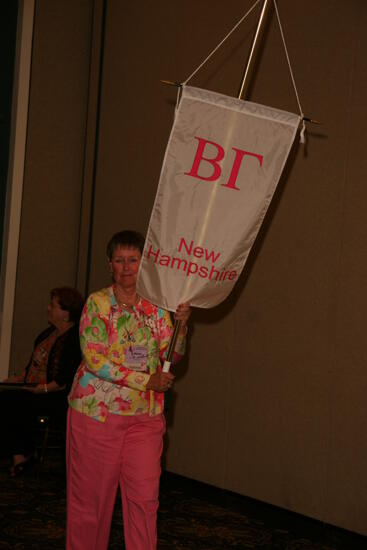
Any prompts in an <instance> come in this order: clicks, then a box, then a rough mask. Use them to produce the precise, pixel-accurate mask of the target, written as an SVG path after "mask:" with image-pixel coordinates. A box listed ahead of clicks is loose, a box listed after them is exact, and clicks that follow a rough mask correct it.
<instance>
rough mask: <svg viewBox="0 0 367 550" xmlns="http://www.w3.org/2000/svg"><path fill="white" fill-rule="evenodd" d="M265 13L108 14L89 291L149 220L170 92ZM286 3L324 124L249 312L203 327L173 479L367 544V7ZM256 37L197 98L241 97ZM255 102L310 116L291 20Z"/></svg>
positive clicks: (247, 297) (278, 204)
mask: <svg viewBox="0 0 367 550" xmlns="http://www.w3.org/2000/svg"><path fill="white" fill-rule="evenodd" d="M251 4H252V2H242V1H237V0H230V1H229V2H226V3H225V6H224V4H223V2H221V1H219V0H218V1H214V0H211V1H210V2H209V1H199V2H197V1H194V0H193V1H192V2H178V1H177V2H176V1H175V2H172V1H170V2H169V1H168V0H160V1H158V2H154V3H152V2H140V3H139V4H135V3H121V2H117V0H114V1H113V0H110V1H109V2H108V6H107V17H106V41H105V50H104V66H103V87H102V104H101V119H100V135H99V150H98V158H97V161H98V162H97V181H96V202H95V212H94V227H93V242H92V265H91V279H90V281H91V284H90V290H94V289H95V288H98V287H101V286H103V285H104V284H106V283H107V281H108V271H107V267H106V265H105V259H104V255H105V244H106V241H107V239H108V238H109V236H110V235H111V233H112V232H114V231H117V230H119V229H120V228H123V227H136V228H137V229H139V230H142V231H145V229H146V227H147V224H148V221H149V216H150V212H151V208H152V204H153V200H154V196H155V192H156V186H157V183H158V178H159V172H160V167H161V163H162V160H163V154H164V150H165V146H166V143H167V139H168V136H169V132H170V129H171V125H172V118H173V105H174V101H175V91H174V90H173V89H171V88H168V87H164V86H163V85H161V84H160V83H159V79H160V78H166V79H171V80H183V79H184V78H186V77H187V76H188V75H189V74H190V72H191V71H192V70H193V69H194V68H195V67H196V66H197V65H198V64H199V62H200V61H201V60H202V59H203V58H204V57H205V56H206V55H207V53H208V52H209V51H210V50H211V49H212V48H213V47H214V46H215V45H216V44H217V42H218V41H219V40H220V39H221V38H222V37H223V36H224V35H225V33H226V32H227V31H228V30H229V29H230V28H231V26H232V25H233V24H234V23H235V22H236V21H237V20H238V19H239V18H240V17H241V15H242V14H243V13H244V12H245V11H246V9H248V8H249V7H250V5H251ZM278 4H279V9H280V14H281V18H282V22H283V25H284V30H285V33H286V38H287V44H288V47H289V52H290V55H291V60H292V65H293V69H294V76H295V79H296V82H297V85H298V89H299V93H300V97H301V101H302V104H303V108H304V112H305V114H306V115H307V116H310V117H312V118H315V119H318V120H321V121H322V122H323V123H324V124H323V126H310V127H309V140H308V144H307V147H305V148H304V147H302V146H300V147H298V150H297V147H296V149H295V151H294V152H293V154H292V162H291V163H290V164H289V166H288V167H287V169H286V172H285V176H284V178H283V179H282V181H281V183H280V186H279V189H278V192H277V195H276V197H275V200H274V202H273V204H272V205H271V208H270V211H269V214H268V216H267V219H266V221H265V224H264V226H263V228H262V230H261V232H260V235H259V239H258V241H257V243H256V244H255V247H254V250H253V253H252V255H251V258H250V261H249V264H248V266H247V268H246V273H245V274H244V275H243V277H242V279H241V281H240V282H239V284H238V285H237V287H236V288H235V291H234V292H233V294H232V296H231V297H230V298H229V299H228V300H227V301H226V303H225V304H223V305H221V306H219V307H218V308H216V309H214V310H210V311H197V312H195V314H194V325H195V328H194V330H193V332H192V335H191V344H190V350H189V356H188V359H187V361H186V362H185V363H184V364H183V365H182V366H181V367H178V368H177V369H176V371H177V373H179V371H180V370H181V371H182V373H181V374H180V375H178V378H179V379H178V382H177V386H176V394H175V395H174V396H173V398H171V400H170V404H169V430H168V449H167V451H166V454H165V464H166V467H167V468H168V469H169V470H171V471H174V472H178V473H180V474H184V475H187V476H190V477H193V478H196V479H200V480H203V481H206V482H209V483H212V484H214V485H218V486H221V487H225V488H228V489H231V490H235V491H238V492H240V493H243V494H246V495H249V496H252V497H255V498H258V499H261V500H264V501H266V502H271V503H273V504H276V505H278V506H282V507H285V508H289V509H291V510H294V511H297V512H300V513H303V514H307V515H309V516H312V517H316V518H319V519H321V520H323V521H326V522H331V523H335V524H336V525H340V526H342V527H346V528H349V529H353V530H355V531H358V532H361V533H365V534H367V530H366V527H365V517H366V515H367V509H366V496H365V495H366V481H367V476H366V473H365V462H366V460H365V459H366V453H367V446H366V443H365V438H364V433H365V427H366V426H365V422H366V421H365V418H366V405H365V400H363V395H364V394H365V385H366V376H365V373H364V370H362V369H363V368H364V365H365V358H366V352H365V349H364V338H363V335H362V330H363V328H362V327H364V324H363V322H362V311H364V310H365V308H364V307H363V306H364V303H365V302H366V299H367V289H366V283H365V281H366V269H367V267H366V265H367V262H366V252H365V242H366V229H365V221H364V220H365V216H364V212H363V210H362V209H363V205H365V204H366V199H367V191H366V187H365V185H364V182H365V181H366V178H365V175H366V155H365V153H364V151H365V149H366V145H367V143H366V133H365V131H364V129H365V126H366V125H365V118H366V115H365V113H366V110H365V108H364V106H363V103H362V102H363V101H364V98H365V96H366V94H365V89H366V70H365V63H366V62H365V57H366V56H365V52H366V42H365V40H366V39H365V38H364V37H363V35H362V34H363V29H364V28H365V23H366V15H367V4H366V3H365V2H362V1H359V0H353V1H351V2H348V3H346V2H344V1H343V0H333V1H332V0H325V1H323V2H319V1H317V0H312V1H310V2H307V3H304V2H293V1H291V0H283V1H282V2H278ZM255 22H256V17H251V18H250V21H249V24H248V25H246V24H245V25H244V27H243V33H242V34H241V33H240V34H238V33H236V34H235V35H234V37H233V39H232V40H231V42H230V44H228V45H226V46H225V48H224V49H223V50H222V51H220V52H218V54H216V56H215V57H214V59H213V60H211V61H210V62H209V65H208V66H207V67H205V68H204V69H203V70H202V72H200V73H199V74H198V75H197V76H195V78H194V79H193V81H192V84H193V85H198V86H202V87H207V88H209V89H213V90H215V91H219V92H223V93H227V94H230V95H236V92H237V89H238V86H239V83H240V79H241V75H242V71H243V67H244V63H245V60H246V58H247V53H248V46H249V44H250V39H251V36H252V32H253V30H254V25H255ZM251 99H253V100H254V101H256V102H259V103H266V104H269V105H272V106H274V107H279V108H283V109H288V110H293V111H297V103H296V101H295V98H294V93H293V90H292V86H291V81H290V78H289V75H288V69H287V65H286V61H285V58H284V54H283V51H282V46H281V41H280V37H279V32H278V29H277V28H276V25H275V20H274V18H273V22H272V25H271V27H270V28H269V33H268V35H267V39H266V42H265V44H264V48H263V56H262V61H261V66H260V68H259V71H258V73H257V78H256V81H255V84H254V85H253V86H252V88H251ZM350 100H352V107H351V106H350V105H351V104H350ZM351 109H352V110H351ZM360 110H361V111H362V115H361V113H360ZM346 319H348V321H347V322H346ZM346 380H347V383H345V381H346Z"/></svg>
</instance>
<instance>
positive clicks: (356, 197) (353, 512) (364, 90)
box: [328, 9, 367, 532]
mask: <svg viewBox="0 0 367 550" xmlns="http://www.w3.org/2000/svg"><path fill="white" fill-rule="evenodd" d="M355 23H356V24H355V27H354V28H353V41H352V42H351V63H350V78H349V81H348V84H349V102H348V104H347V105H346V106H345V111H346V117H347V120H348V125H347V127H346V136H345V153H344V162H345V164H344V175H343V184H344V185H343V190H342V196H341V203H342V234H341V246H340V256H339V262H340V268H339V273H338V279H337V281H336V284H337V286H338V289H339V291H338V295H337V300H336V315H337V318H336V326H335V339H334V353H333V361H332V364H331V369H330V387H331V404H332V407H331V429H330V456H329V471H330V475H329V479H328V483H329V486H328V497H329V499H328V506H329V508H330V510H331V513H332V519H331V521H334V522H335V523H342V522H343V521H344V517H343V507H345V508H347V509H348V511H349V513H348V519H349V522H350V525H351V528H352V529H355V530H357V531H358V530H362V529H363V531H364V532H365V529H364V528H363V518H365V517H366V514H367V478H366V475H365V471H364V468H363V466H362V465H363V464H366V461H367V444H366V437H365V434H366V428H367V426H366V421H367V420H366V419H367V414H366V391H367V377H366V364H367V352H366V346H365V344H364V343H365V311H366V308H367V261H366V242H367V225H366V215H365V208H366V204H367V192H366V181H367V158H366V153H365V151H366V131H365V128H366V123H367V115H366V107H365V101H366V97H367V71H366V52H367V37H366V32H365V29H366V25H367V10H366V9H365V10H361V11H360V12H359V14H358V19H357V20H356V22H355ZM335 503H337V506H336V505H335Z"/></svg>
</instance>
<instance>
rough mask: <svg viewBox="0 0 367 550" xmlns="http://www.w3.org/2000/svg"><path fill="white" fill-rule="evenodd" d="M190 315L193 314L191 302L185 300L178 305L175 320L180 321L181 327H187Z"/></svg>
mask: <svg viewBox="0 0 367 550" xmlns="http://www.w3.org/2000/svg"><path fill="white" fill-rule="evenodd" d="M190 315H191V307H190V304H189V302H185V303H184V304H180V305H179V306H178V308H177V309H176V312H175V314H174V318H175V321H180V323H181V328H185V327H186V324H187V321H188V320H189V317H190Z"/></svg>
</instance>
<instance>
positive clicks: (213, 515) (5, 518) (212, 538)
mask: <svg viewBox="0 0 367 550" xmlns="http://www.w3.org/2000/svg"><path fill="white" fill-rule="evenodd" d="M0 481H1V500H0V533H1V534H0V549H12V550H33V549H34V550H53V549H62V548H64V544H65V475H64V462H63V457H62V451H61V450H60V449H58V450H57V449H49V451H48V454H47V456H46V461H45V464H44V466H43V469H42V470H41V472H40V475H39V477H38V475H37V466H36V465H35V466H34V467H32V468H31V469H29V470H28V471H27V472H25V473H24V474H23V476H22V477H19V478H15V479H11V478H9V476H8V472H7V467H6V463H5V461H4V460H3V461H2V462H1V470H0ZM160 500H161V505H160V510H159V519H158V533H159V543H158V549H159V550H164V549H169V550H173V549H175V550H176V549H177V550H192V549H206V550H209V549H210V550H219V549H221V550H223V549H232V548H236V549H255V550H269V549H279V550H359V549H360V550H362V549H363V550H365V549H366V548H367V539H366V538H364V537H360V536H358V535H355V534H352V533H349V532H346V531H343V530H341V529H337V528H335V527H331V526H325V525H323V524H321V523H320V522H316V521H313V520H309V519H306V518H304V517H302V516H298V515H296V514H291V513H289V512H285V511H282V510H279V509H278V508H275V507H272V506H269V505H266V504H261V503H258V502H255V501H253V500H251V499H247V498H245V497H242V496H239V495H235V494H233V493H229V492H227V491H222V490H220V489H216V488H213V487H209V486H207V485H205V484H202V483H199V482H195V481H192V480H188V479H185V478H182V477H180V476H177V475H174V474H170V473H167V472H165V473H164V474H163V476H162V482H161V499H160ZM122 532H123V528H122V519H121V505H120V499H119V497H118V498H117V500H116V508H115V512H114V518H113V522H112V529H111V538H110V545H109V549H110V550H117V549H119V550H122V549H123V548H124V543H123V535H122Z"/></svg>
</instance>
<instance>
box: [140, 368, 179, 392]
mask: <svg viewBox="0 0 367 550" xmlns="http://www.w3.org/2000/svg"><path fill="white" fill-rule="evenodd" d="M174 379H175V377H174V375H173V374H172V373H171V372H156V373H155V374H152V375H151V377H150V378H149V382H148V384H147V386H146V388H147V390H153V391H157V392H165V391H167V390H169V389H170V388H172V385H173V381H174Z"/></svg>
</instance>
